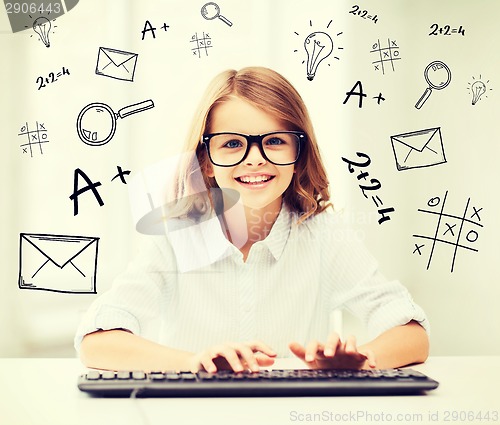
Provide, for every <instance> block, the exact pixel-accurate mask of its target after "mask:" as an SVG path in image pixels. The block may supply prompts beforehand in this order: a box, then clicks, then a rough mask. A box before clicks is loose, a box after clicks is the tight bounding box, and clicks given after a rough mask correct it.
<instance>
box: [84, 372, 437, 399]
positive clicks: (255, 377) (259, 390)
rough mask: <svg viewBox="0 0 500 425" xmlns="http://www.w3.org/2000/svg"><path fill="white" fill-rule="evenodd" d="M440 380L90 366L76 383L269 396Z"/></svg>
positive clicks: (104, 390)
mask: <svg viewBox="0 0 500 425" xmlns="http://www.w3.org/2000/svg"><path fill="white" fill-rule="evenodd" d="M438 385H439V383H438V382H436V381H434V380H433V379H431V378H429V377H428V376H426V375H424V374H422V373H420V372H417V371H415V370H413V369H384V370H332V369H323V370H310V369H283V370H261V371H259V372H238V373H236V372H232V371H218V372H216V373H208V372H198V373H190V372H151V373H145V372H141V371H135V372H128V371H122V372H112V371H98V370H91V371H89V372H87V373H86V374H84V375H81V376H80V377H79V378H78V388H79V389H80V390H81V391H85V392H87V393H90V394H92V395H98V396H110V397H269V396H280V397H284V396H337V395H399V394H401V395H402V394H423V393H425V391H429V390H433V389H435V388H437V386H438Z"/></svg>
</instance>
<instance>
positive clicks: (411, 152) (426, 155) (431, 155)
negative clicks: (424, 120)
mask: <svg viewBox="0 0 500 425" xmlns="http://www.w3.org/2000/svg"><path fill="white" fill-rule="evenodd" d="M391 143H392V150H393V152H394V158H395V160H396V167H397V169H398V171H402V170H408V169H411V168H422V167H430V166H432V165H439V164H444V163H445V162H446V156H445V154H444V147H443V138H442V136H441V128H440V127H435V128H427V129H425V130H418V131H412V132H409V133H403V134H397V135H395V136H391Z"/></svg>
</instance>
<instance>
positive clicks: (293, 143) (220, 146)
mask: <svg viewBox="0 0 500 425" xmlns="http://www.w3.org/2000/svg"><path fill="white" fill-rule="evenodd" d="M247 146H248V141H247V139H246V138H245V137H244V136H240V135H237V134H218V135H215V136H213V137H212V138H211V139H210V156H211V158H212V161H213V162H214V163H215V164H219V165H234V164H237V163H239V162H240V161H241V160H242V159H243V157H244V156H245V153H246V151H247ZM262 148H263V150H264V154H265V156H266V157H267V159H268V160H269V161H271V162H272V163H274V164H277V165H280V164H283V165H285V164H291V163H293V162H295V161H296V160H297V156H298V153H299V136H298V135H296V134H293V133H273V134H269V135H267V136H265V137H264V138H263V139H262Z"/></svg>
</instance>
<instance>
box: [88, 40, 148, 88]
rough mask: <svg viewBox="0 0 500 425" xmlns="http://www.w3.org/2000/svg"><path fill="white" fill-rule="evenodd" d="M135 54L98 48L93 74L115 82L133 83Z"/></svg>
mask: <svg viewBox="0 0 500 425" xmlns="http://www.w3.org/2000/svg"><path fill="white" fill-rule="evenodd" d="M137 58H138V55H137V54H136V53H130V52H125V51H121V50H115V49H109V48H106V47H99V54H98V56H97V65H96V69H95V73H96V74H97V75H103V76H104V77H110V78H115V79H117V80H124V81H134V73H135V66H136V65H137Z"/></svg>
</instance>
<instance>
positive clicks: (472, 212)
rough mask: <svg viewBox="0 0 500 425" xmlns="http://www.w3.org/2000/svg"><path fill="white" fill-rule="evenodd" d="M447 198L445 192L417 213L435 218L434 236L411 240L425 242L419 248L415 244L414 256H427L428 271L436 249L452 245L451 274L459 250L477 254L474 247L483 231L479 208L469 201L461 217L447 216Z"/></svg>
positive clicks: (430, 200)
mask: <svg viewBox="0 0 500 425" xmlns="http://www.w3.org/2000/svg"><path fill="white" fill-rule="evenodd" d="M447 196H448V191H446V192H445V194H444V197H443V199H441V198H440V197H434V198H431V199H429V201H428V202H427V206H428V207H429V209H418V211H419V212H422V213H425V214H432V215H434V216H435V218H436V228H435V231H434V235H432V236H431V235H413V237H415V238H418V239H422V240H423V241H424V243H422V244H418V243H415V248H414V250H413V254H418V255H424V253H426V254H427V253H428V254H429V259H428V262H427V270H428V269H429V267H430V265H431V261H432V257H433V255H434V254H435V251H436V249H438V246H439V245H451V246H452V247H453V248H452V260H451V272H453V270H454V268H455V261H456V259H457V253H458V251H459V249H460V250H466V251H472V252H478V249H477V248H476V247H475V243H476V241H477V240H478V238H479V231H480V230H481V228H482V227H483V225H482V224H481V215H480V213H481V211H482V208H479V207H477V206H474V205H472V203H471V199H470V198H468V199H467V202H466V203H465V208H464V211H463V214H461V215H459V214H457V215H455V214H449V213H447V212H445V206H446V198H447ZM429 242H430V245H429Z"/></svg>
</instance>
